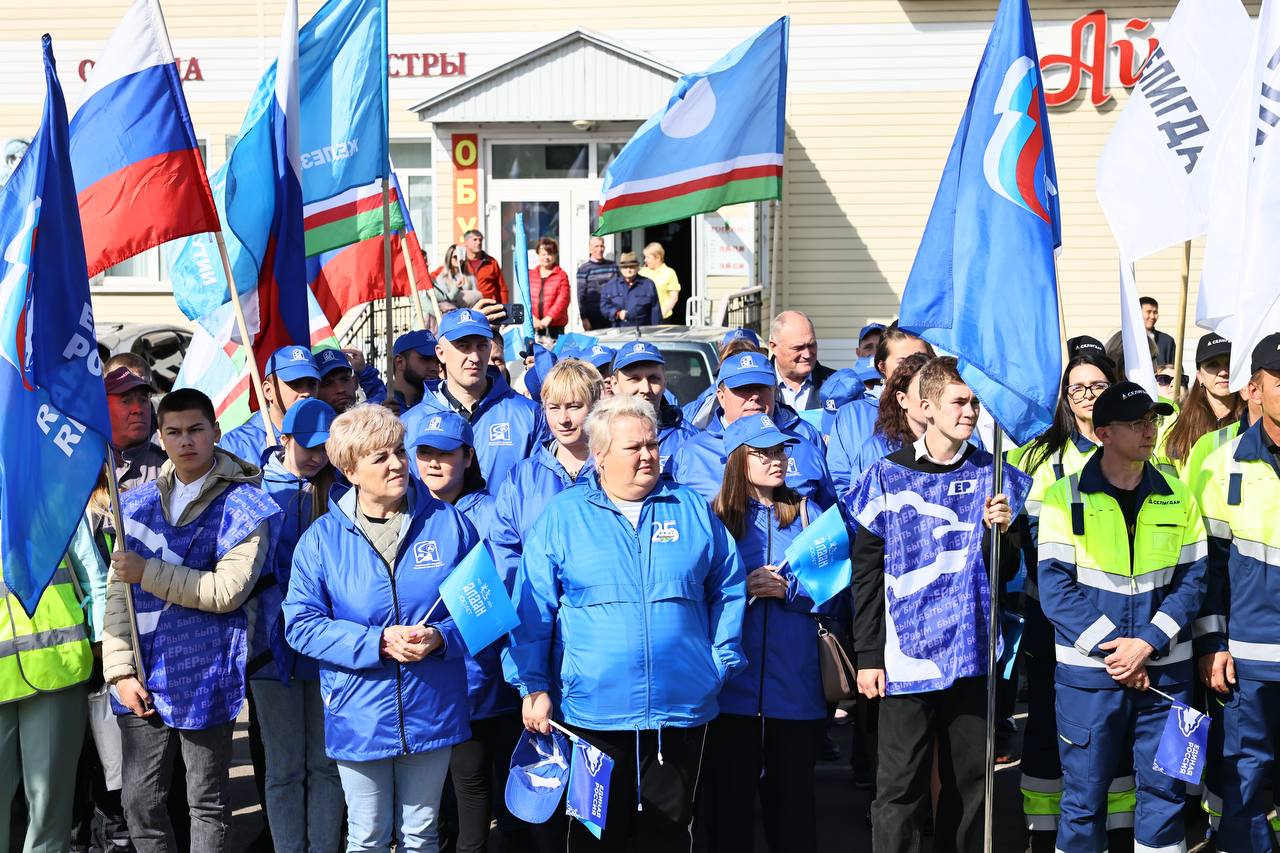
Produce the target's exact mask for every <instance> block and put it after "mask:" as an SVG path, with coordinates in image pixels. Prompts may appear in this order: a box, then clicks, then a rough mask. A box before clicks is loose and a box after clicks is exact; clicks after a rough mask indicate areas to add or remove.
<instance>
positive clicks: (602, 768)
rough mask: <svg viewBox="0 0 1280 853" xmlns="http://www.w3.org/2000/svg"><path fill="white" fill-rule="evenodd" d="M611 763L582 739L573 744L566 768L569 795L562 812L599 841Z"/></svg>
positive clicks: (606, 804) (605, 810) (611, 769)
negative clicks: (574, 819)
mask: <svg viewBox="0 0 1280 853" xmlns="http://www.w3.org/2000/svg"><path fill="white" fill-rule="evenodd" d="M612 774H613V759H612V758H610V757H609V756H608V755H605V754H604V753H603V752H601V751H600V750H598V749H596V748H595V747H594V746H592V745H591V744H589V743H587V742H586V741H585V740H583V739H582V738H578V739H577V740H575V741H574V742H573V761H572V762H570V764H569V792H568V794H567V795H566V796H565V802H564V811H565V814H567V815H568V816H569V817H572V818H577V819H578V821H579V822H580V823H581V824H582V825H583V826H585V827H586V828H587V829H588V830H590V832H591V834H592V835H594V836H595V837H596V838H599V837H600V835H601V833H603V832H604V826H605V817H606V816H608V814H609V777H610V776H611V775H612Z"/></svg>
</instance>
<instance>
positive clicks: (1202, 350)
mask: <svg viewBox="0 0 1280 853" xmlns="http://www.w3.org/2000/svg"><path fill="white" fill-rule="evenodd" d="M1220 355H1225V356H1228V357H1230V356H1231V341H1229V340H1227V339H1226V338H1224V337H1223V336H1222V335H1219V334H1218V333H1217V332H1210V333H1209V334H1207V335H1203V336H1201V338H1200V343H1198V344H1196V367H1199V366H1200V365H1202V364H1204V363H1205V362H1206V361H1208V360H1209V359H1211V358H1217V357H1218V356H1220Z"/></svg>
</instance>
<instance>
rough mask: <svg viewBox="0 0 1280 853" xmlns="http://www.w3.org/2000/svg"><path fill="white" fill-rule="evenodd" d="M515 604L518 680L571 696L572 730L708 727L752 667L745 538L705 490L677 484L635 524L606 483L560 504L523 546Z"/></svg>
mask: <svg viewBox="0 0 1280 853" xmlns="http://www.w3.org/2000/svg"><path fill="white" fill-rule="evenodd" d="M514 600H515V605H516V611H517V613H519V615H520V624H519V625H518V626H517V627H516V628H515V630H513V631H512V632H511V644H510V645H509V646H508V647H507V648H506V649H505V650H504V651H503V654H502V666H503V672H504V673H505V674H506V677H507V681H509V682H510V683H511V684H512V685H513V686H514V687H515V688H516V689H517V690H519V691H520V694H521V695H522V696H527V695H528V694H530V693H534V692H537V691H543V690H545V691H551V692H552V693H553V695H557V696H559V714H560V715H561V716H562V717H563V719H564V720H565V722H567V723H569V724H570V725H577V726H582V727H584V728H588V729H603V730H613V731H617V730H629V729H630V730H636V731H639V730H653V729H658V730H659V731H660V730H661V729H662V728H664V727H669V726H675V727H690V726H697V725H701V724H703V723H706V722H707V721H709V720H711V719H712V718H713V717H715V715H716V713H717V710H718V708H717V702H716V696H717V695H718V694H719V692H720V689H721V687H723V685H724V682H725V681H726V680H727V679H728V678H729V676H731V675H732V674H733V673H734V672H735V671H736V670H737V669H739V668H740V667H741V666H742V663H743V658H742V647H741V644H740V642H739V638H740V636H741V632H742V616H743V606H744V605H745V604H746V585H745V582H744V574H743V571H742V561H741V560H740V559H739V558H738V550H737V548H736V547H735V546H734V543H733V538H732V537H731V536H729V531H728V530H726V529H725V527H724V525H723V524H721V523H720V520H719V519H718V518H716V517H715V516H714V515H712V514H711V510H710V508H709V507H708V506H707V504H706V501H704V500H702V498H701V497H700V496H699V495H698V494H696V493H695V492H693V491H692V490H690V489H686V488H683V487H680V486H677V485H674V484H672V483H668V482H666V481H665V480H659V481H658V484H657V485H656V486H655V487H654V490H653V491H652V492H651V493H650V494H649V495H648V497H646V498H645V499H644V501H643V503H642V505H641V509H640V519H639V525H638V527H635V528H633V527H632V526H631V522H630V521H628V520H627V518H626V516H624V515H623V514H622V512H621V511H620V510H619V509H618V508H617V507H616V506H615V505H614V503H613V501H611V500H610V499H609V497H608V496H607V495H606V494H605V493H604V491H603V490H602V489H601V488H600V482H599V478H598V476H596V475H594V474H593V475H591V476H590V477H589V479H588V480H587V481H586V482H584V483H582V484H581V485H580V486H576V487H574V488H571V489H566V490H565V491H563V492H561V493H560V494H559V495H557V496H556V497H555V499H554V500H552V501H551V503H550V504H549V505H548V506H547V509H546V511H545V512H543V514H542V517H541V518H539V519H538V521H537V522H536V523H535V524H534V525H533V529H532V531H530V533H529V537H528V539H527V540H526V542H525V549H524V556H523V557H522V558H521V560H520V568H519V570H518V571H517V572H516V578H515V596H514Z"/></svg>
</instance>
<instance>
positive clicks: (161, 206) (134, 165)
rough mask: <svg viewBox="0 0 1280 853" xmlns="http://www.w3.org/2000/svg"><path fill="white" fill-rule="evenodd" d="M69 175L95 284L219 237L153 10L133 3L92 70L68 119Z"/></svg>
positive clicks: (148, 2) (139, 0) (155, 6)
mask: <svg viewBox="0 0 1280 853" xmlns="http://www.w3.org/2000/svg"><path fill="white" fill-rule="evenodd" d="M71 166H72V170H73V172H74V174H75V181H76V187H77V192H78V197H79V198H78V200H79V203H80V220H81V222H83V223H84V244H85V259H86V261H87V264H88V269H89V275H90V276H93V275H97V274H98V273H100V272H102V271H103V270H104V269H106V268H108V267H110V266H112V265H114V264H118V263H120V262H121V261H124V260H126V259H128V258H131V257H133V256H134V255H136V254H138V253H140V252H144V251H146V250H147V249H150V248H152V247H154V246H158V245H160V244H161V243H165V242H168V241H169V240H176V239H177V238H179V237H186V236H188V235H191V234H199V233H201V232H204V231H217V230H218V229H219V225H218V213H217V210H216V209H215V207H214V204H213V196H212V194H211V193H210V191H209V179H208V177H207V176H206V175H205V170H204V164H203V162H201V159H200V150H199V148H198V147H197V144H196V135H195V129H194V128H193V127H192V126H191V114H190V113H189V112H188V111H187V101H186V98H185V97H183V94H182V83H181V81H180V80H179V79H178V70H177V67H176V66H175V65H174V56H173V48H172V47H171V46H170V45H169V33H168V30H167V29H166V28H165V24H164V15H163V14H162V13H161V11H160V5H159V3H158V2H157V0H135V2H134V4H133V5H132V6H131V7H129V11H128V12H126V13H125V16H124V20H123V21H121V23H120V26H119V27H117V28H116V31H115V32H114V33H112V35H111V38H110V39H108V41H107V45H106V48H105V49H104V50H103V53H102V57H101V58H100V59H99V60H98V63H97V65H95V66H94V69H93V72H92V74H91V75H90V76H89V79H88V81H87V82H86V84H85V88H84V92H83V95H82V98H81V103H80V109H78V110H77V111H76V114H75V116H74V117H73V118H72V119H71Z"/></svg>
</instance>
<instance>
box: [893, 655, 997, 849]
mask: <svg viewBox="0 0 1280 853" xmlns="http://www.w3.org/2000/svg"><path fill="white" fill-rule="evenodd" d="M986 715H987V687H986V679H985V678H982V677H978V678H962V679H960V680H959V681H957V682H955V683H954V684H952V685H951V686H950V687H947V688H946V689H944V690H934V691H930V692H928V693H908V694H899V695H896V696H886V697H885V698H884V699H882V700H880V716H879V728H880V732H879V734H880V737H879V745H878V749H879V763H878V767H877V771H876V799H875V802H874V803H872V805H871V832H872V836H873V844H874V847H875V850H876V853H916V851H918V850H920V849H921V835H922V831H923V828H924V822H925V820H926V819H927V817H926V816H927V814H928V806H929V796H930V794H929V781H930V778H931V777H932V769H933V745H934V741H935V740H936V741H937V744H938V772H939V776H940V777H941V781H942V789H941V791H940V793H939V795H938V810H937V814H936V816H935V820H934V833H933V848H932V849H933V853H970V852H971V851H976V850H981V849H982V833H983V826H982V800H983V795H984V780H985V773H984V771H985V765H986V761H987V754H986V749H987V746H986V743H987V742H986V737H987V730H988V726H987V722H986Z"/></svg>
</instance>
